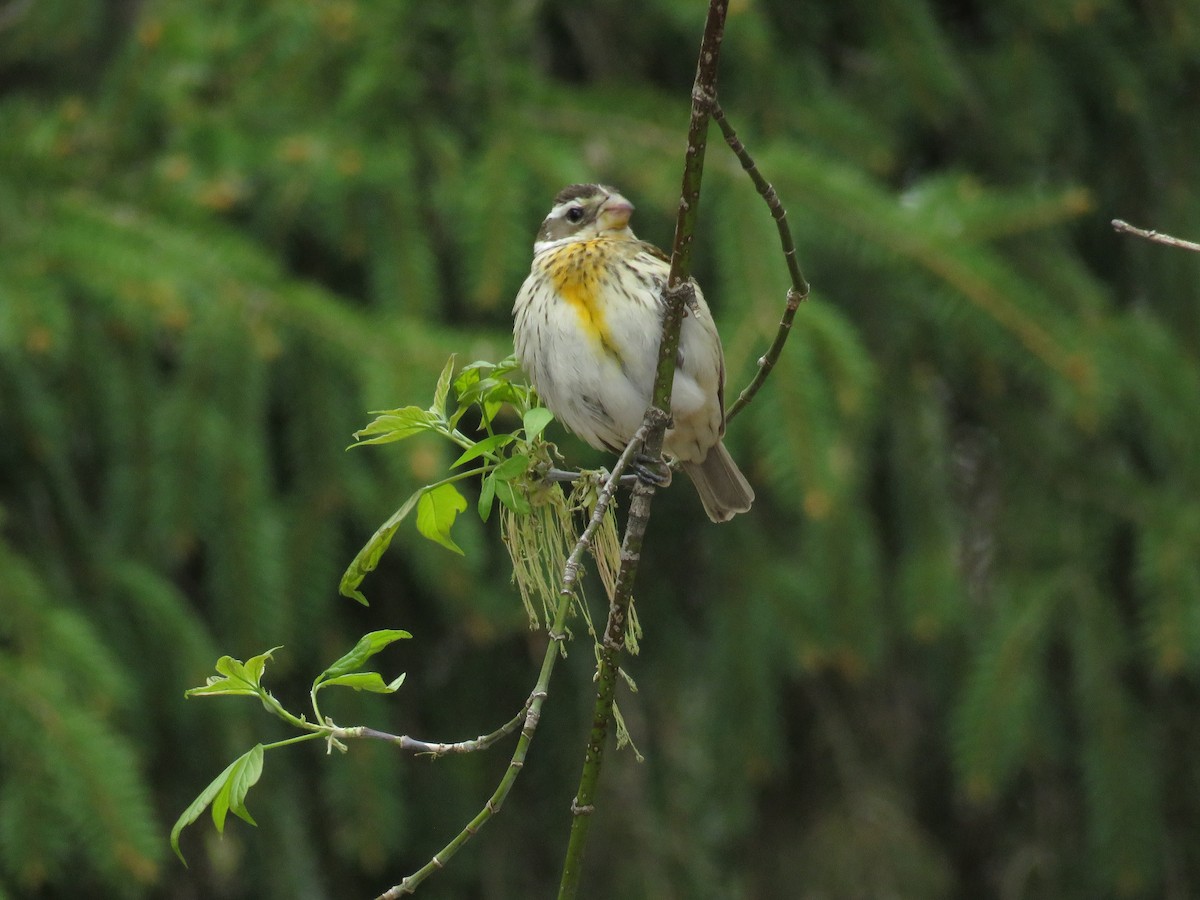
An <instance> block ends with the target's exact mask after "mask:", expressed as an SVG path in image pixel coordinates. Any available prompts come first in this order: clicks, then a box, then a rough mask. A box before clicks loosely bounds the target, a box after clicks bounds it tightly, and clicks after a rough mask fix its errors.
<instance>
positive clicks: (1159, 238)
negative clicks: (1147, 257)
mask: <svg viewBox="0 0 1200 900" xmlns="http://www.w3.org/2000/svg"><path fill="white" fill-rule="evenodd" d="M1112 227H1113V230H1114V231H1124V232H1126V233H1127V234H1136V235H1137V236H1138V237H1140V238H1145V239H1146V240H1148V241H1154V242H1155V243H1156V244H1166V245H1167V246H1168V247H1178V248H1179V249H1180V250H1191V251H1192V252H1194V253H1200V244H1193V243H1192V242H1191V241H1185V240H1182V239H1181V238H1177V237H1171V235H1169V234H1159V233H1158V232H1157V231H1146V230H1145V229H1144V228H1135V227H1134V226H1132V225H1130V224H1129V223H1128V222H1125V221H1123V220H1121V219H1113V220H1112Z"/></svg>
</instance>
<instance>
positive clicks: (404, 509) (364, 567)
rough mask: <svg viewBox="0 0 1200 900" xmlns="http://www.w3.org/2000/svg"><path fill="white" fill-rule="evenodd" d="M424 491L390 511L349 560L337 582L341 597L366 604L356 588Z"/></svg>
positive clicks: (375, 564) (421, 490) (385, 548)
mask: <svg viewBox="0 0 1200 900" xmlns="http://www.w3.org/2000/svg"><path fill="white" fill-rule="evenodd" d="M424 491H425V489H424V488H421V489H420V490H418V491H417V492H416V493H414V494H413V495H412V496H411V497H409V498H408V499H407V500H405V501H404V505H403V506H401V507H400V508H399V509H398V510H396V511H395V512H394V513H392V515H391V517H390V518H389V519H388V520H387V521H386V522H384V523H383V524H382V525H380V526H379V530H377V531H376V532H375V533H374V534H373V535H371V539H370V540H369V541H367V542H366V544H364V545H363V548H362V549H361V550H359V551H358V554H357V555H356V556H355V557H354V559H353V560H351V561H350V565H349V566H348V567H347V568H346V571H345V572H344V573H343V574H342V580H341V583H340V584H338V593H340V594H341V595H342V596H343V597H350V598H351V599H352V600H357V601H358V602H359V603H361V604H362V605H363V606H366V605H367V598H366V597H364V596H363V594H362V591H360V590H358V586H359V585H360V584H362V580H363V579H364V578H366V577H367V573H368V572H370V571H372V570H373V569H374V568H375V567H376V566H377V565H379V558H380V557H381V556H383V554H384V551H385V550H387V548H388V545H389V544H391V542H392V538H393V537H394V536H395V534H396V530H397V529H398V528H399V527H400V523H401V522H403V521H404V520H405V519H406V518H407V517H408V514H409V513H410V512H412V510H413V507H414V506H416V505H417V501H418V500H419V499H420V498H421V495H422V494H423V493H424Z"/></svg>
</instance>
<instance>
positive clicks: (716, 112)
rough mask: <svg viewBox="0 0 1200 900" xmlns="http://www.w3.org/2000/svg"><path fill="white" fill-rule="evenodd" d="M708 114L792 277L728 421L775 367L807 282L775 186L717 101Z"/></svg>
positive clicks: (727, 417) (744, 405) (785, 213)
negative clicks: (763, 209) (753, 192)
mask: <svg viewBox="0 0 1200 900" xmlns="http://www.w3.org/2000/svg"><path fill="white" fill-rule="evenodd" d="M712 117H713V119H714V120H715V121H716V123H717V124H718V125H719V126H720V127H721V134H723V135H725V143H727V144H728V145H729V149H731V150H732V151H733V152H734V155H736V156H737V158H738V160H739V161H740V162H741V164H742V168H743V169H745V170H746V174H748V175H749V176H750V180H751V181H753V182H754V187H755V188H756V189H757V190H758V193H759V196H760V197H762V198H763V200H765V201H766V203H767V207H768V208H769V209H770V210H771V216H772V217H773V218H774V219H775V227H776V229H777V230H778V231H779V243H780V245H781V246H782V247H783V255H784V258H785V259H786V260H787V267H788V274H789V275H790V276H791V279H792V286H791V288H790V289H789V290H788V292H787V302H786V304H785V305H784V308H783V317H782V318H781V319H780V320H779V329H778V330H777V331H776V332H775V340H773V341H772V342H771V346H770V347H768V348H767V352H766V353H764V354H763V355H762V356H760V357H759V359H758V372H757V373H755V375H754V380H753V381H751V382H750V384H749V385H747V386H746V388H745V389H744V390H743V391H742V392H741V394H739V395H738V398H737V400H736V402H734V404H733V405H732V406H730V407H729V409H728V411H727V412H726V413H725V422H726V424H728V423H729V422H731V421H732V420H733V417H734V416H736V415H737V414H738V413H740V412H741V411H742V410H743V409H745V408H746V406H747V405H748V404H749V403H750V401H751V400H753V399H754V395H755V394H757V393H758V390H759V388H761V387H762V386H763V382H765V381H766V380H767V376H768V375H769V374H770V373H771V369H773V368H775V363H776V362H777V361H778V360H779V355H780V354H781V353H782V352H783V345H784V344H785V343H787V339H788V335H789V334H791V331H792V320H793V319H795V318H796V310H798V309H799V308H800V304H801V303H803V302H804V301H805V300H806V299H807V298H808V282H807V281H805V280H804V276H803V275H802V274H801V272H800V264H799V262H797V261H796V244H795V242H794V241H793V240H792V230H791V228H789V227H788V223H787V211H786V210H785V209H784V208H783V204H782V203H781V202H780V201H779V195H778V194H776V193H775V188H774V187H773V186H772V185H771V183H770V182H769V181H767V179H765V178H763V176H762V174H761V173H760V172H759V171H758V166H757V165H755V163H754V160H753V158H752V157H751V156H750V152H749V151H748V150H747V149H746V145H745V144H743V143H742V142H741V140H740V139H739V138H738V136H737V133H736V132H735V131H734V130H733V126H732V125H730V124H729V122H728V121H727V120H726V118H725V112H724V111H723V110H722V109H721V105H720V104H719V103H715V102H714V103H713V110H712Z"/></svg>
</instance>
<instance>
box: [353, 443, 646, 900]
mask: <svg viewBox="0 0 1200 900" xmlns="http://www.w3.org/2000/svg"><path fill="white" fill-rule="evenodd" d="M645 437H646V429H645V428H644V427H643V428H640V429H638V432H637V434H635V435H634V436H633V439H632V440H630V442H629V443H628V445H626V447H625V451H624V452H623V453H622V454H621V456H620V458H619V459H618V460H617V462H616V465H614V466H613V469H612V472H610V473H609V476H608V478H607V479H606V480H605V482H604V486H603V487H602V488H601V489H600V493H599V495H598V496H597V497H596V506H595V508H594V509H593V511H592V518H591V521H590V522H588V524H587V527H586V528H585V529H584V530H583V534H581V535H580V536H579V540H577V541H576V542H575V547H574V549H573V550H572V551H571V555H570V556H569V557H568V558H567V563H566V565H565V566H564V571H563V589H562V590H561V591H560V596H559V600H558V606H557V607H556V608H555V610H554V622H553V623H552V624H551V626H550V631H549V636H550V642H549V643H548V644H547V645H546V652H545V655H544V656H543V657H542V668H541V671H540V672H539V673H538V680H537V684H535V685H534V687H533V691H532V692H531V693H530V694H529V699H528V700H527V701H526V702H525V707H524V709H523V710H522V711H521V713H520V715H518V716H517V717H516V719H515V722H523V723H524V726H523V727H522V728H521V737H520V738H518V740H517V746H516V749H514V750H513V755H512V759H511V760H510V761H509V764H508V768H507V769H505V770H504V775H503V776H502V777H501V779H500V783H499V784H498V785H497V786H496V790H495V791H494V792H493V793H492V796H491V797H489V798H488V801H487V803H485V804H484V806H483V809H481V810H480V811H479V813H478V814H477V815H476V816H475V818H473V819H472V820H471V821H470V822H468V823H467V825H466V827H465V828H463V830H462V831H460V832H459V833H458V834H457V835H456V836H455V837H454V839H453V840H452V841H450V843H448V844H447V845H446V846H445V847H443V848H442V849H441V850H439V851H438V852H437V853H435V854H434V855H433V857H432V858H431V859H430V860H429V862H427V863H426V864H425V865H424V866H422V867H421V868H420V869H418V870H417V871H416V872H413V874H411V875H409V876H408V877H407V878H405V879H404V880H403V881H401V882H400V883H399V884H397V885H394V886H393V887H391V888H389V889H388V890H387V891H385V892H384V893H383V894H381V895H380V896H379V898H378V900H397V898H399V897H402V896H404V895H405V894H414V893H416V890H417V887H418V886H420V884H421V882H423V881H424V880H425V879H426V878H428V877H429V876H430V875H432V874H433V873H434V872H437V871H439V870H440V869H442V868H444V867H445V865H446V863H447V862H448V861H449V860H450V857H452V856H454V854H455V853H457V852H458V851H459V850H460V849H461V848H462V845H463V844H465V843H466V842H467V841H469V840H470V839H471V838H473V837H474V836H475V834H476V833H477V832H478V831H479V829H480V828H482V827H483V826H484V825H486V824H487V823H488V822H489V821H491V818H492V816H494V815H495V814H496V813H497V812H499V811H500V807H501V806H502V805H503V804H504V801H505V799H506V798H507V797H508V793H509V791H511V790H512V786H513V784H514V783H515V782H516V780H517V776H518V775H519V774H520V773H521V768H522V767H523V766H524V765H525V755H526V753H527V752H528V751H529V745H530V743H531V742H532V741H533V735H534V732H536V731H537V726H538V722H539V721H541V717H542V704H543V703H544V702H545V700H546V696H547V694H548V692H549V689H550V677H551V675H552V674H553V673H554V664H555V662H556V661H557V660H558V657H559V656H560V655H561V654H560V645H561V644H562V643H563V641H564V640H566V623H567V613H568V612H569V611H570V609H571V599H572V596H573V593H574V585H575V580H576V578H577V577H578V575H577V572H578V569H579V561H580V560H581V559H582V557H583V554H584V553H585V552H586V551H587V548H588V547H589V546H590V544H591V538H592V535H593V534H594V533H595V531H596V529H597V528H598V527H599V526H600V523H601V522H602V521H603V520H604V513H605V510H607V509H608V505H609V503H611V502H612V498H613V495H614V494H615V493H616V492H617V487H618V485H619V484H620V482H621V473H622V472H624V471H625V469H626V468H627V467H628V466H629V463H630V461H631V460H632V459H633V456H634V454H635V453H636V452H637V451H638V450H639V449H641V446H642V442H643V440H644V439H645ZM510 725H513V722H509V723H506V724H505V725H503V726H502V727H501V729H500V730H499V731H504V730H505V729H508V731H511V730H512V729H511V728H510V727H509V726H510ZM514 727H515V726H514ZM499 731H497V732H493V734H491V735H487V736H485V737H483V738H479V739H478V740H479V741H484V740H489V742H490V740H491V739H493V738H495V739H497V740H498V739H499V737H500V736H502V735H500V734H499ZM505 733H508V732H505ZM370 736H372V735H363V737H370ZM463 743H471V742H469V741H467V742H463ZM428 746H429V747H431V748H438V747H441V748H447V747H449V748H456V747H458V746H460V745H455V744H441V745H438V744H431V745H428ZM429 752H434V753H435V754H436V750H430V751H429ZM444 752H452V753H453V752H467V751H466V750H457V749H449V750H445V751H444Z"/></svg>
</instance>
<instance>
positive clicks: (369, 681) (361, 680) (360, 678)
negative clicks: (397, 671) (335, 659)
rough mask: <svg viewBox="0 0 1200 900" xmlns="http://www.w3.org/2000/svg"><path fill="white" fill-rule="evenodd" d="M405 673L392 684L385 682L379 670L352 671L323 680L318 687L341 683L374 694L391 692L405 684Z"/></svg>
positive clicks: (343, 685)
mask: <svg viewBox="0 0 1200 900" xmlns="http://www.w3.org/2000/svg"><path fill="white" fill-rule="evenodd" d="M404 677H405V676H404V675H401V676H400V677H399V678H397V679H396V680H395V681H393V682H392V683H391V684H384V683H383V676H382V675H380V674H379V673H378V672H352V673H350V674H349V675H339V676H337V677H336V678H330V679H329V680H328V681H322V682H321V683H320V684H319V685H317V688H318V689H319V688H326V687H329V686H330V685H334V684H340V685H341V686H342V687H349V688H354V690H356V691H370V692H371V693H372V694H391V693H395V692H396V691H397V690H399V688H400V685H402V684H404Z"/></svg>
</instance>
